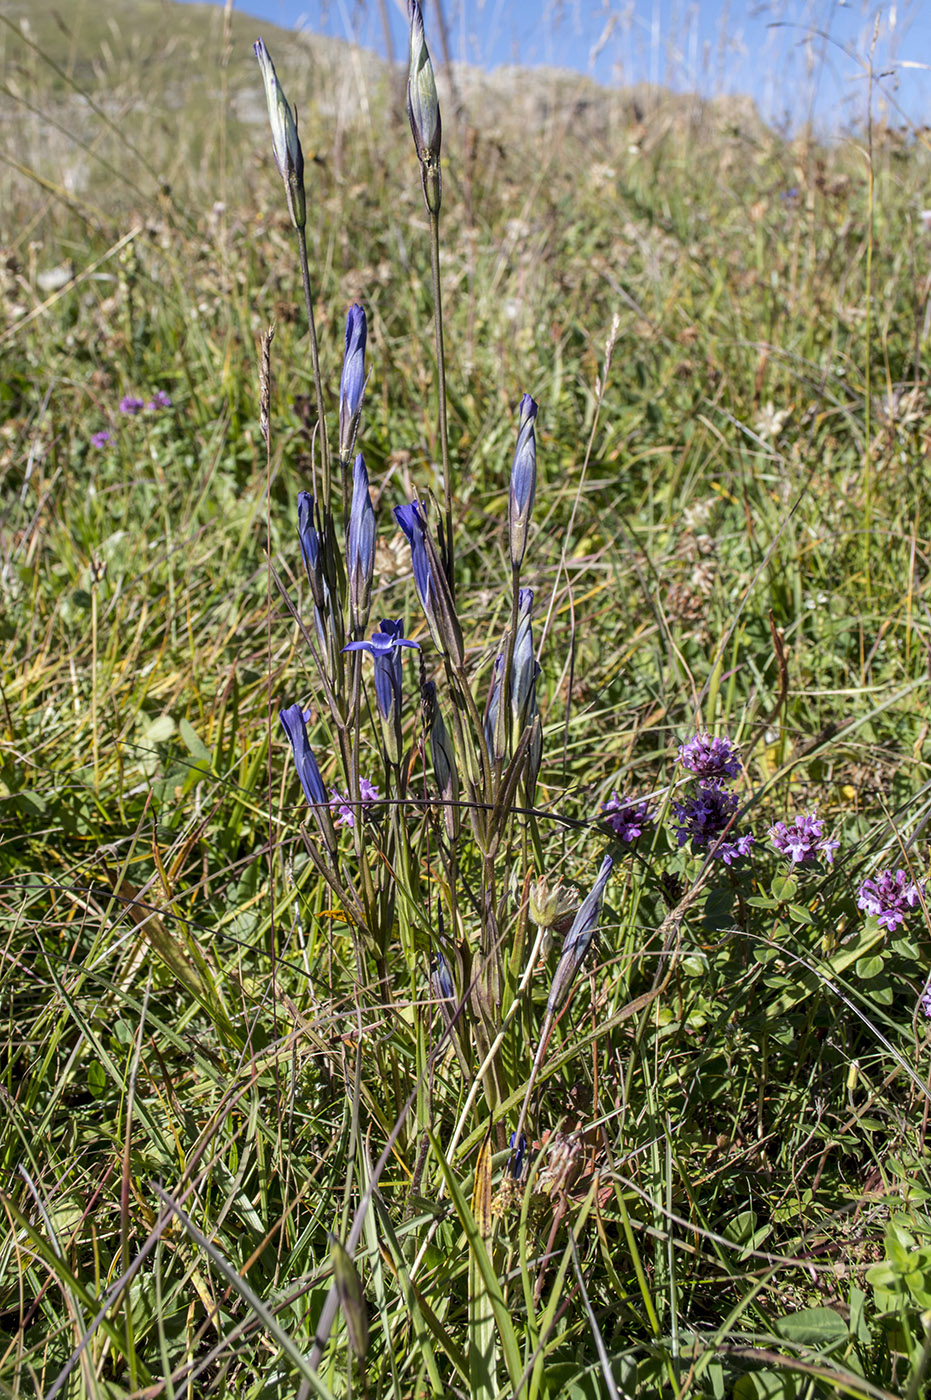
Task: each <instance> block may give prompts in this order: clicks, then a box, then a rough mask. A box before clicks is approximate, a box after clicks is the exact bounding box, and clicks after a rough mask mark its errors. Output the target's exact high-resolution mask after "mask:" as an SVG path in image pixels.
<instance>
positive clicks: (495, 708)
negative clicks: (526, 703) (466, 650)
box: [483, 652, 504, 762]
mask: <svg viewBox="0 0 931 1400" xmlns="http://www.w3.org/2000/svg"><path fill="white" fill-rule="evenodd" d="M503 670H504V657H503V655H502V654H501V653H500V652H499V653H498V655H497V656H496V657H495V675H494V680H493V681H492V683H491V693H490V695H489V696H488V707H487V709H486V710H485V722H484V725H483V728H484V730H485V743H486V744H487V745H488V754H489V757H490V758H491V760H492V762H494V761H495V760H496V759H498V758H503V756H504V753H503V745H502V746H501V747H502V752H501V753H498V752H497V749H498V744H497V742H496V738H495V736H496V734H497V731H498V721H499V719H500V718H501V673H502V671H503Z"/></svg>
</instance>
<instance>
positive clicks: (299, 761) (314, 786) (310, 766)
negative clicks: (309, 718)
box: [278, 704, 329, 807]
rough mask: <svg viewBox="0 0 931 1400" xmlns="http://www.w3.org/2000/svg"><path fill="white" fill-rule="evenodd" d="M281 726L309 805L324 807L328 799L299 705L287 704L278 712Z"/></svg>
mask: <svg viewBox="0 0 931 1400" xmlns="http://www.w3.org/2000/svg"><path fill="white" fill-rule="evenodd" d="M278 717H279V719H280V720H281V725H282V728H283V729H284V732H285V734H286V735H287V736H288V743H289V744H290V745H291V752H292V754H293V755H294V765H295V767H296V768H297V776H298V777H299V778H300V780H301V787H302V788H303V789H304V796H305V797H306V798H307V801H308V802H309V804H310V806H311V807H315V806H318V805H319V806H323V807H326V806H327V804H328V801H329V799H328V798H327V795H326V788H325V787H324V786H323V779H322V778H321V776H320V769H319V768H318V767H317V760H316V759H315V758H314V751H313V749H312V748H311V747H310V740H309V739H308V737H307V722H306V720H305V719H304V711H303V710H302V709H301V707H300V705H297V704H295V705H288V706H287V708H286V709H284V710H281V711H280V712H279V716H278Z"/></svg>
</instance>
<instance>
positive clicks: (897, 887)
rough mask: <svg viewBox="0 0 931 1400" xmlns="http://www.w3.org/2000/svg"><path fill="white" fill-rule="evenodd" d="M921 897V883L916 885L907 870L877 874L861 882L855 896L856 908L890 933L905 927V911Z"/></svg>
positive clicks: (917, 902)
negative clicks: (874, 916)
mask: <svg viewBox="0 0 931 1400" xmlns="http://www.w3.org/2000/svg"><path fill="white" fill-rule="evenodd" d="M923 893H924V881H923V880H922V881H919V882H918V883H916V882H915V881H914V880H912V879H911V878H910V876H909V873H908V871H907V870H880V871H879V872H878V874H876V875H874V876H872V877H871V878H870V879H868V880H864V881H863V884H862V885H861V886H860V888H859V890H858V892H857V908H858V909H863V910H864V911H865V912H866V913H867V914H875V915H876V918H877V919H878V920H879V922H880V923H881V924H882V925H883V926H884V927H885V928H887V929H888V930H889V932H890V933H892V932H894V930H895V929H897V928H898V926H899V924H904V923H905V914H906V910H908V909H914V908H915V907H916V905H918V904H919V903H920V901H921V896H922V894H923Z"/></svg>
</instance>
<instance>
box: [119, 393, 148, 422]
mask: <svg viewBox="0 0 931 1400" xmlns="http://www.w3.org/2000/svg"><path fill="white" fill-rule="evenodd" d="M144 408H145V404H144V403H143V401H142V399H137V398H136V397H135V395H134V394H124V395H123V397H122V398H121V399H120V412H121V413H128V414H129V416H130V417H131V418H133V417H135V415H136V414H137V413H141V412H142V410H143V409H144Z"/></svg>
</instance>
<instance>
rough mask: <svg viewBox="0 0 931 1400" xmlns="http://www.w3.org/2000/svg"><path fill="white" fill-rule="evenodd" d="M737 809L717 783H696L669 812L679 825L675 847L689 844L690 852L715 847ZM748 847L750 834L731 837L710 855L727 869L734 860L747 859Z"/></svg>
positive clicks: (736, 802)
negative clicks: (682, 800)
mask: <svg viewBox="0 0 931 1400" xmlns="http://www.w3.org/2000/svg"><path fill="white" fill-rule="evenodd" d="M739 806H740V803H739V802H738V800H737V798H736V796H735V795H734V793H732V792H730V791H729V790H728V789H727V788H726V787H724V786H723V785H722V784H721V783H720V782H702V783H699V784H698V786H697V787H696V788H695V789H694V791H693V792H691V793H689V795H688V797H686V799H685V801H684V802H673V804H672V810H673V812H674V813H675V817H676V820H677V822H678V823H679V825H678V828H677V830H676V839H677V841H678V842H679V845H680V846H684V845H685V844H686V842H687V841H690V842H691V844H692V850H693V851H698V850H702V849H703V848H704V847H705V846H713V845H715V843H716V842H717V841H718V838H719V837H720V835H721V833H722V832H723V831H724V829H725V827H726V826H727V825H728V823H729V822H730V820H731V818H732V817H733V816H734V814H735V813H736V812H737V810H738V808H739ZM752 845H753V836H752V834H751V833H749V832H747V833H746V834H745V835H743V836H737V835H735V836H734V837H733V839H732V840H730V841H722V842H721V843H720V845H718V847H717V849H716V850H715V852H714V855H715V858H716V859H717V860H723V861H724V864H725V865H731V864H733V862H734V861H735V860H739V859H740V858H741V857H742V856H745V855H747V854H748V853H749V850H750V847H751V846H752Z"/></svg>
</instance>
